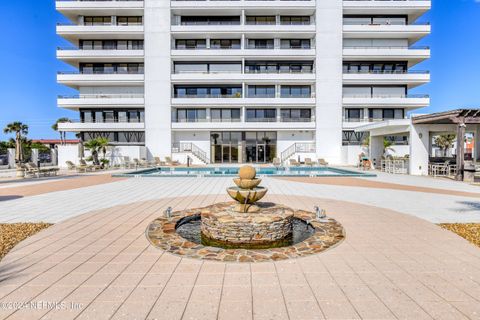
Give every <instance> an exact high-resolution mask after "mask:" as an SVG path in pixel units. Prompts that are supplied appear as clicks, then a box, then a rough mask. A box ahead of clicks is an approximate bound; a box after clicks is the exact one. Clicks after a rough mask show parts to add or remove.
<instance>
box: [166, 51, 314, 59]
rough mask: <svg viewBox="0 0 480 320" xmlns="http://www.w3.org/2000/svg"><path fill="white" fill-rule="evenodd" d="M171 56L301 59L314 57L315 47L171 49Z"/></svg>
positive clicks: (191, 57) (188, 57) (180, 57)
mask: <svg viewBox="0 0 480 320" xmlns="http://www.w3.org/2000/svg"><path fill="white" fill-rule="evenodd" d="M171 55H172V58H174V59H175V60H177V61H180V60H189V61H192V60H201V59H203V60H205V59H207V60H227V59H230V60H231V59H237V58H242V57H246V58H252V59H255V58H259V59H261V58H263V59H265V58H275V59H283V58H288V59H290V60H301V59H305V58H313V57H315V49H199V50H177V49H173V50H172V51H171Z"/></svg>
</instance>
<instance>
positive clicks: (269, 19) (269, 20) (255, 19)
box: [246, 16, 276, 25]
mask: <svg viewBox="0 0 480 320" xmlns="http://www.w3.org/2000/svg"><path fill="white" fill-rule="evenodd" d="M275 20H276V18H275V16H247V20H246V23H247V24H250V25H252V24H257V25H266V24H268V25H271V24H275V23H276V21H275Z"/></svg>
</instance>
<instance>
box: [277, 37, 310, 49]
mask: <svg viewBox="0 0 480 320" xmlns="http://www.w3.org/2000/svg"><path fill="white" fill-rule="evenodd" d="M280 47H281V48H282V49H310V39H282V40H281V41H280Z"/></svg>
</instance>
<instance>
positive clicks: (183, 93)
mask: <svg viewBox="0 0 480 320" xmlns="http://www.w3.org/2000/svg"><path fill="white" fill-rule="evenodd" d="M174 96H175V97H176V98H189V97H193V98H207V97H209V98H241V97H242V87H213V86H211V87H210V86H209V87H194V86H179V85H177V86H175V87H174Z"/></svg>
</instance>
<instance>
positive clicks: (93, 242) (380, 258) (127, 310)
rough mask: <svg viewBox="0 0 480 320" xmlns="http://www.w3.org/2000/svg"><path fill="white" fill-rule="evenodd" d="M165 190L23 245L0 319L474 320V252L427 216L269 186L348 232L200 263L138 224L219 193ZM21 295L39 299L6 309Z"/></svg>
mask: <svg viewBox="0 0 480 320" xmlns="http://www.w3.org/2000/svg"><path fill="white" fill-rule="evenodd" d="M205 181H207V180H206V179H205ZM182 187H184V185H180V186H177V187H176V188H182ZM196 187H198V186H197V185H195V184H192V185H191V186H190V188H191V190H186V191H185V192H187V193H188V192H192V191H193V188H196ZM170 189H171V190H168V192H165V195H164V196H165V197H164V198H162V199H157V200H149V201H141V202H137V203H129V204H124V205H120V206H115V207H111V208H105V209H100V210H96V211H93V212H90V213H88V214H83V215H78V216H76V217H74V218H72V219H69V220H67V221H65V222H62V223H59V224H57V225H55V226H53V227H52V228H50V229H47V230H45V231H43V232H41V233H39V234H37V235H36V236H34V237H32V238H30V239H28V240H27V241H25V242H23V243H21V244H20V245H19V246H18V247H17V248H15V249H14V250H13V251H12V252H11V253H10V254H8V255H7V256H6V257H5V259H4V260H3V261H2V262H1V263H0V280H1V283H0V319H3V318H6V319H22V320H26V319H62V320H64V319H73V318H76V319H128V320H132V319H146V318H147V319H168V320H171V319H217V318H218V319H242V320H245V319H276V320H277V319H323V318H327V319H360V318H364V319H432V318H434V319H480V250H479V249H478V248H476V247H474V246H473V245H471V244H469V243H468V242H467V241H465V240H463V239H462V238H460V237H458V236H456V235H454V234H453V233H450V232H448V231H446V230H442V229H441V228H439V227H437V226H435V225H434V224H431V223H429V222H427V221H424V220H421V219H418V218H416V217H413V216H409V215H404V214H401V213H398V212H395V211H391V210H388V209H384V208H378V207H374V206H368V205H363V204H358V203H349V202H343V201H336V200H326V199H319V198H312V197H301V196H298V195H297V196H292V195H290V194H289V193H288V192H286V193H283V194H273V193H272V194H269V195H268V196H267V199H266V200H269V201H275V202H279V203H282V204H285V205H288V206H291V207H293V208H298V209H311V208H312V207H313V205H314V204H318V205H320V206H322V207H323V208H326V209H327V211H328V212H329V213H330V214H331V216H332V217H334V218H335V219H337V220H338V221H339V222H341V223H342V224H343V225H344V227H345V229H346V232H347V238H346V240H345V241H344V242H343V243H342V244H341V245H340V246H338V247H336V248H334V249H333V250H330V251H328V252H325V253H322V254H319V255H314V256H311V257H308V258H302V259H298V260H289V261H285V262H278V263H258V264H249V263H242V264H239V263H232V264H228V263H216V262H205V261H199V260H192V259H185V258H179V257H177V256H173V255H171V254H168V253H162V252H161V251H159V250H158V249H155V248H153V247H151V246H150V245H149V243H148V241H147V239H146V238H145V234H144V231H145V228H146V226H147V225H148V223H149V222H150V221H151V220H153V219H154V218H155V217H157V216H159V215H161V213H162V211H163V210H164V209H165V208H166V207H167V206H173V207H174V208H176V209H185V208H188V207H197V206H203V205H208V204H211V203H214V202H216V201H223V200H226V197H225V196H224V195H223V194H222V195H197V196H187V197H174V198H168V197H169V196H170V195H172V194H175V192H176V191H178V190H175V187H172V188H170ZM22 301H37V302H38V301H43V302H44V304H43V305H37V306H36V308H33V307H32V305H31V307H32V308H20V309H10V308H9V306H11V305H10V303H19V302H22ZM47 302H48V303H54V302H64V303H65V305H63V304H59V305H58V308H57V309H49V308H48V306H46V305H45V303H47Z"/></svg>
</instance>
